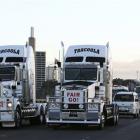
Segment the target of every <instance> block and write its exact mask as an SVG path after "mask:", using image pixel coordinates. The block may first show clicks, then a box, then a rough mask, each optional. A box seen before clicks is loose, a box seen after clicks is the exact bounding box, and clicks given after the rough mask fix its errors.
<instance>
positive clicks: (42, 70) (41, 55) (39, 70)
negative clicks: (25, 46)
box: [35, 51, 46, 98]
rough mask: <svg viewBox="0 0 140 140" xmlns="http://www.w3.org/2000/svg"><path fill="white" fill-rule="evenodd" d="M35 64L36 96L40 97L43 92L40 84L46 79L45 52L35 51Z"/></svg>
mask: <svg viewBox="0 0 140 140" xmlns="http://www.w3.org/2000/svg"><path fill="white" fill-rule="evenodd" d="M35 65H36V97H37V98H40V97H41V96H42V95H41V94H43V92H42V86H43V84H44V82H45V80H46V52H43V51H36V52H35Z"/></svg>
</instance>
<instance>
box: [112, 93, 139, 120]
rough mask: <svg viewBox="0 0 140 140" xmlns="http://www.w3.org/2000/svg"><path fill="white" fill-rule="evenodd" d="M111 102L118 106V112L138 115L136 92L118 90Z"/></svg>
mask: <svg viewBox="0 0 140 140" xmlns="http://www.w3.org/2000/svg"><path fill="white" fill-rule="evenodd" d="M113 102H114V103H116V104H117V105H118V106H119V114H123V115H133V116H134V117H138V116H139V110H140V103H139V99H138V94H137V93H136V92H118V93H116V94H115V96H114V101H113Z"/></svg>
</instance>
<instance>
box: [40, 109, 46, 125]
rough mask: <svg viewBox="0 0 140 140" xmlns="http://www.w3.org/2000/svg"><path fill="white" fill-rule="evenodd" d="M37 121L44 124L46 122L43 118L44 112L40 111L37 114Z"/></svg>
mask: <svg viewBox="0 0 140 140" xmlns="http://www.w3.org/2000/svg"><path fill="white" fill-rule="evenodd" d="M39 123H40V124H45V123H46V119H45V114H44V113H43V112H42V113H40V115H39Z"/></svg>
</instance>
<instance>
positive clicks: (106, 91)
mask: <svg viewBox="0 0 140 140" xmlns="http://www.w3.org/2000/svg"><path fill="white" fill-rule="evenodd" d="M62 79H63V81H62V83H61V84H60V86H57V87H56V96H55V97H49V98H48V108H47V115H46V123H47V125H48V126H55V125H64V124H83V125H97V126H98V127H99V128H103V127H104V124H105V123H109V124H112V125H117V124H118V119H119V112H118V106H117V105H116V104H112V73H111V59H110V54H109V46H108V45H73V46H70V47H69V48H68V50H67V52H66V55H65V59H64V64H63V78H62Z"/></svg>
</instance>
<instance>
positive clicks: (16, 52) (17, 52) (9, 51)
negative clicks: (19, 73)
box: [0, 49, 20, 55]
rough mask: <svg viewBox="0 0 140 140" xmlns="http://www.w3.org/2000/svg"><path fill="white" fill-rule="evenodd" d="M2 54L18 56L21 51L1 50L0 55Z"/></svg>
mask: <svg viewBox="0 0 140 140" xmlns="http://www.w3.org/2000/svg"><path fill="white" fill-rule="evenodd" d="M2 53H15V54H18V55H19V53H20V50H16V49H3V50H0V54H2Z"/></svg>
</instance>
